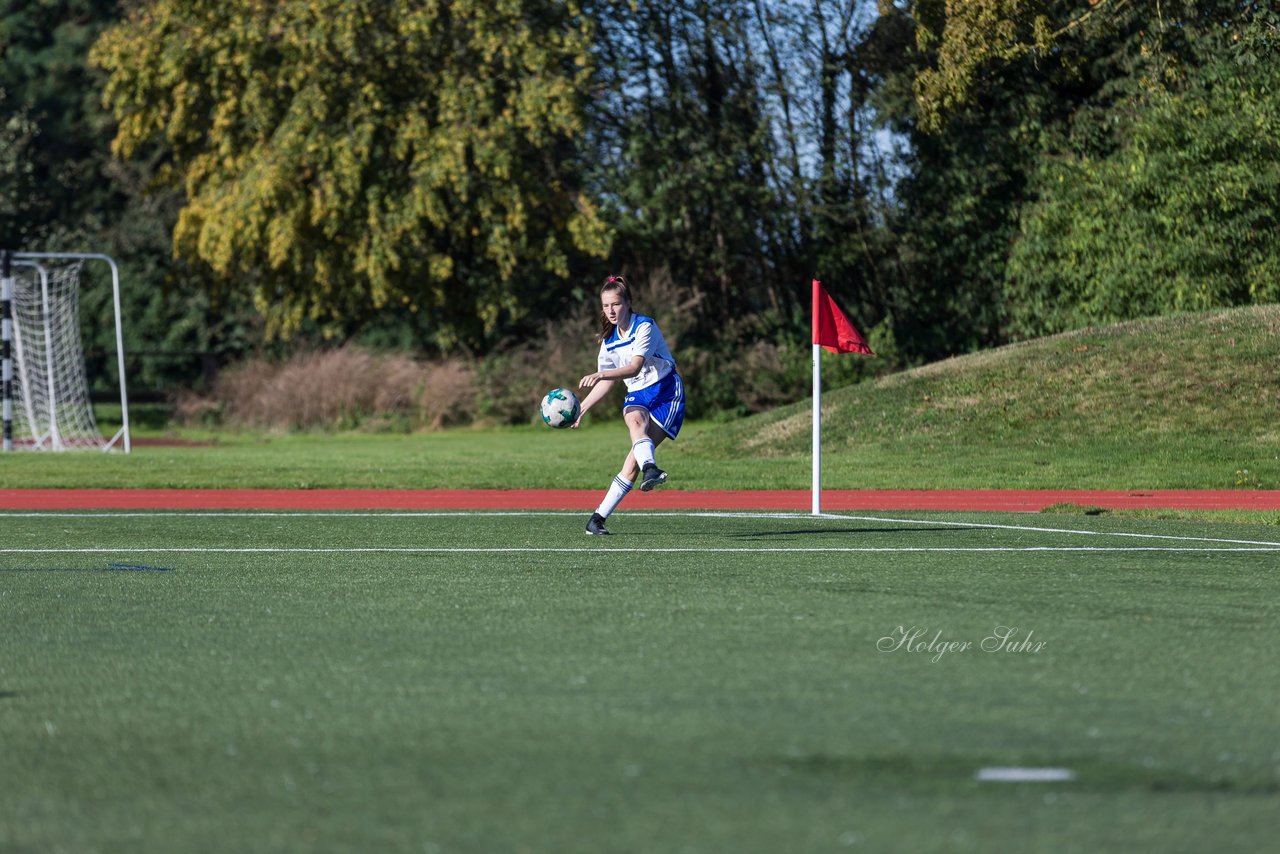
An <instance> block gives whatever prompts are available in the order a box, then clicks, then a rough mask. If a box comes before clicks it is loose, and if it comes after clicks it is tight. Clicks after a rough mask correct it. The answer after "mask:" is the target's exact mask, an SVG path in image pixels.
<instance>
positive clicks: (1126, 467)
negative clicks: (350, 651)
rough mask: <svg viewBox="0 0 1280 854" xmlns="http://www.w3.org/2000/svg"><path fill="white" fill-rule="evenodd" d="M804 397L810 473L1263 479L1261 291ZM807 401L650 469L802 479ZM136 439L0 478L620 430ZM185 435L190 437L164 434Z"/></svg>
mask: <svg viewBox="0 0 1280 854" xmlns="http://www.w3.org/2000/svg"><path fill="white" fill-rule="evenodd" d="M825 358H827V359H829V360H834V359H857V358H864V357H861V356H834V355H827V356H826V357H825ZM696 381H697V379H696V377H694V378H691V379H690V382H696ZM618 400H619V399H618V398H615V399H614V402H613V404H611V405H616V403H617V402H618ZM823 408H824V412H825V414H824V417H823V485H824V486H825V487H826V488H829V489H854V488H913V489H929V488H934V489H937V488H947V487H952V488H966V487H968V488H1000V487H1008V488H1043V489H1050V488H1071V487H1075V488H1094V489H1156V488H1166V489H1170V488H1219V489H1220V488H1234V487H1239V488H1265V489H1277V488H1280V427H1277V424H1280V306H1264V307H1258V308H1247V309H1237V310H1231V311H1221V312H1214V313H1211V314H1204V315H1188V316H1184V317H1176V318H1164V319H1158V320H1146V321H1141V322H1136V323H1126V324H1122V325H1118V326H1111V327H1104V328H1097V329H1085V330H1081V331H1079V332H1073V333H1070V334H1066V335H1059V336H1056V337H1052V338H1046V339H1042V340H1038V341H1032V342H1028V343H1024V344H1019V345H1016V346H1011V347H1003V348H1000V349H997V350H992V351H989V352H984V353H978V354H974V355H971V356H963V357H959V358H955V359H949V360H946V361H943V362H939V363H936V364H932V365H927V366H925V367H921V368H917V369H915V370H911V371H906V372H903V373H899V374H894V375H891V376H886V377H883V378H881V379H879V380H875V381H869V382H865V383H862V384H860V385H856V386H851V387H847V388H842V389H837V390H829V391H827V392H826V393H825V394H824V395H823ZM811 412H812V410H811V407H810V404H809V402H808V401H807V400H806V401H804V402H803V403H800V404H796V405H794V406H789V407H784V408H782V409H778V410H776V411H774V412H770V413H767V414H763V415H759V416H755V417H751V418H746V419H742V420H740V421H735V422H732V423H726V424H715V423H710V422H705V421H704V422H696V421H695V422H691V423H690V424H688V425H687V426H686V427H685V431H684V432H683V433H682V435H681V437H680V441H679V442H677V443H675V444H674V445H670V444H669V445H665V446H663V448H662V450H661V451H660V459H661V461H662V463H663V465H664V466H665V467H667V468H668V469H669V470H670V472H671V480H670V481H669V487H668V488H672V489H783V488H790V489H805V488H808V486H809V482H810V470H811V469H810V465H811V464H810V460H811V455H810V421H811ZM692 415H693V416H694V417H696V416H697V413H696V412H695V413H692ZM589 420H590V419H589ZM111 429H114V428H111ZM135 438H137V439H138V440H139V441H138V442H137V443H136V444H135V448H134V453H133V454H132V455H131V456H128V457H126V456H124V455H122V454H53V455H49V454H32V453H19V454H7V455H3V456H2V457H0V487H4V486H9V487H16V486H27V487H177V488H216V487H284V488H338V487H355V488H362V487H363V488H368V487H384V488H445V487H450V488H467V487H471V488H477V487H490V488H545V487H559V488H588V489H596V488H603V485H604V484H607V483H608V480H609V478H610V477H611V476H612V474H613V473H614V472H616V471H617V470H618V465H619V464H620V463H621V461H622V455H623V454H624V453H625V452H626V444H627V442H626V436H625V434H624V433H623V431H622V428H621V426H620V425H619V424H618V422H617V421H616V420H613V421H611V422H609V423H603V424H602V423H594V424H588V425H586V426H584V428H583V429H581V430H574V431H560V430H547V429H546V428H544V427H542V426H540V425H538V426H535V425H532V424H531V425H526V426H523V427H506V428H497V429H471V428H460V429H451V430H445V431H441V432H436V433H413V434H404V433H367V432H354V433H353V432H347V433H270V432H234V431H218V432H210V431H207V430H206V431H194V430H189V431H171V430H167V429H165V428H163V427H156V426H151V427H150V428H148V429H140V430H138V431H137V432H136V433H135ZM147 438H151V439H152V440H153V442H154V440H156V439H157V438H160V439H164V440H166V441H169V440H174V439H176V440H178V442H179V444H177V445H174V444H163V445H156V444H150V445H148V444H146V442H145V440H146V439H147ZM191 440H196V441H198V442H200V443H201V444H197V445H189V446H182V445H181V443H182V442H184V441H186V442H190V441H191Z"/></svg>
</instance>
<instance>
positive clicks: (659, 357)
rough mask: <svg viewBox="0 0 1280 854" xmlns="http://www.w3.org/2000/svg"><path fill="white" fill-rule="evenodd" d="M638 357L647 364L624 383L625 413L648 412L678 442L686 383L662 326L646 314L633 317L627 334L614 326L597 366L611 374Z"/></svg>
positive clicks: (602, 343)
mask: <svg viewBox="0 0 1280 854" xmlns="http://www.w3.org/2000/svg"><path fill="white" fill-rule="evenodd" d="M636 356H641V357H643V358H644V364H643V365H642V366H641V368H640V373H638V374H636V375H635V376H634V377H631V378H629V379H625V380H623V383H625V384H626V386H627V396H626V397H625V398H624V399H623V401H622V408H623V411H626V410H627V409H629V408H631V407H633V406H639V407H642V408H644V409H647V410H648V411H649V417H650V418H652V419H653V420H654V422H655V423H656V424H657V425H658V426H659V427H661V428H662V430H663V432H664V433H666V434H667V435H668V436H670V437H671V438H672V439H674V438H675V437H676V434H677V433H679V432H680V425H681V424H683V423H684V383H682V382H681V380H680V374H679V373H677V372H676V360H675V357H674V356H672V355H671V351H670V350H669V349H667V342H666V340H665V339H663V337H662V332H661V330H659V329H658V324H657V323H655V322H654V320H653V318H652V317H646V316H645V315H643V314H633V315H631V325H630V327H628V328H627V329H626V330H625V331H621V330H619V329H618V328H617V327H616V326H615V327H614V329H613V331H612V332H610V333H609V335H608V337H607V338H605V339H604V341H602V342H600V355H599V357H598V359H597V360H596V364H597V365H598V366H599V369H600V370H602V371H608V370H613V369H614V368H623V367H627V366H629V365H630V364H631V362H632V360H633V359H634V358H635V357H636Z"/></svg>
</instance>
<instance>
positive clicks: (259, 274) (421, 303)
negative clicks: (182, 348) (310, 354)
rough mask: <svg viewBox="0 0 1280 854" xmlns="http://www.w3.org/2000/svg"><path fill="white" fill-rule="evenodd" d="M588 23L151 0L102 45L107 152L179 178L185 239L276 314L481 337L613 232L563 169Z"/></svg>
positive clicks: (414, 7)
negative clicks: (419, 323)
mask: <svg viewBox="0 0 1280 854" xmlns="http://www.w3.org/2000/svg"><path fill="white" fill-rule="evenodd" d="M589 38H590V29H589V26H588V24H587V22H586V21H585V19H584V18H583V17H582V16H581V14H580V13H579V11H578V10H577V9H576V7H575V6H574V5H573V4H572V3H567V4H566V3H560V2H552V0H453V2H445V0H438V2H408V0H394V2H385V0H290V2H284V3H265V2H261V0H156V2H150V3H143V4H140V5H139V6H137V7H135V8H134V9H133V10H132V11H131V12H130V14H129V16H128V18H127V19H126V20H125V21H123V22H121V23H120V24H119V25H118V26H116V27H114V28H113V29H111V30H110V31H109V32H107V33H106V34H105V35H104V36H103V38H102V39H101V40H100V41H99V42H98V44H97V45H96V47H95V50H94V54H93V56H94V59H95V61H96V62H97V63H98V64H100V65H101V66H102V67H103V68H105V69H106V70H107V71H108V72H109V74H110V79H109V82H108V84H107V87H106V92H105V96H106V99H107V101H108V103H109V104H110V105H111V107H112V109H113V111H114V113H115V115H116V116H117V118H118V120H119V131H118V134H117V136H116V139H115V143H114V147H115V151H116V152H117V153H118V154H119V155H121V156H123V157H126V158H127V157H134V156H137V155H138V154H140V153H142V152H145V151H146V150H148V149H149V148H151V147H160V148H161V149H162V150H163V151H164V152H165V153H166V156H167V158H168V162H167V164H166V165H167V176H168V178H169V180H171V181H173V182H179V183H180V185H181V186H182V188H183V190H184V193H185V205H184V207H183V209H182V211H181V213H180V215H179V218H178V222H177V225H176V228H175V230H174V234H173V245H174V251H175V253H176V255H177V256H179V257H180V258H183V259H189V260H192V261H198V262H200V263H202V264H205V265H207V266H208V267H209V268H211V269H212V270H213V271H214V272H215V273H216V274H218V275H219V276H221V277H224V278H226V279H234V280H237V281H239V282H243V283H244V284H245V285H247V286H248V287H250V288H252V292H253V298H254V302H255V305H256V307H257V309H258V311H259V312H260V313H261V314H262V315H263V316H264V317H265V318H267V320H268V323H269V325H270V327H271V328H272V329H274V330H276V331H279V332H283V333H289V332H292V331H295V330H298V329H299V328H301V327H302V326H303V325H304V324H305V323H307V322H308V321H311V322H319V323H322V324H324V323H331V324H334V328H344V327H345V328H349V327H350V326H351V325H353V324H355V323H357V322H358V321H360V320H363V319H367V318H368V317H369V316H370V315H371V314H373V313H376V312H379V311H386V310H393V309H396V308H397V307H400V308H403V309H406V310H408V311H410V312H421V313H422V314H423V315H425V316H426V317H427V318H429V320H428V321H427V324H426V326H427V328H428V329H429V330H430V332H432V333H433V334H434V335H435V336H436V338H437V340H438V341H439V342H441V343H444V344H448V343H451V342H454V341H462V342H465V343H468V344H482V343H484V342H486V341H488V340H491V339H492V338H493V337H494V336H495V335H497V334H498V333H499V332H501V331H503V330H505V329H506V328H507V327H509V326H510V325H511V324H512V323H514V322H516V321H518V320H519V319H521V318H523V317H525V316H526V315H527V314H529V313H531V312H536V311H537V310H538V309H540V308H541V309H545V307H546V305H547V303H548V301H549V300H550V299H552V298H553V297H554V294H549V293H548V292H549V291H550V290H551V287H550V286H551V283H552V282H554V281H556V280H563V279H564V278H565V277H566V276H567V275H568V274H569V272H570V269H571V265H572V264H573V262H574V260H575V258H576V257H578V256H579V255H582V254H588V255H590V254H595V255H600V254H603V253H604V251H605V250H606V249H607V247H608V240H609V235H608V231H607V229H606V227H605V226H604V224H603V223H602V222H601V220H600V219H599V217H598V215H597V211H596V206H595V204H594V202H593V200H591V199H590V198H588V197H587V196H586V195H584V194H583V193H582V192H581V190H580V189H579V187H578V186H577V182H576V180H575V170H574V164H575V162H576V161H575V157H574V144H575V140H576V139H577V138H578V137H579V136H580V135H581V133H582V128H583V125H582V122H583V119H582V99H583V93H584V92H585V88H586V83H587V81H588V80H589V79H590V74H591V66H590V54H589V50H588V46H589Z"/></svg>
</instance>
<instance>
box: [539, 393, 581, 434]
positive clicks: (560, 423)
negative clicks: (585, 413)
mask: <svg viewBox="0 0 1280 854" xmlns="http://www.w3.org/2000/svg"><path fill="white" fill-rule="evenodd" d="M581 412H582V404H580V403H579V402H578V396H577V395H576V394H574V393H573V392H571V391H569V389H567V388H553V389H552V390H551V391H549V392H547V396H546V397H544V398H542V420H543V421H545V422H546V423H547V426H548V427H555V428H557V429H559V428H563V427H572V426H573V425H574V422H576V421H577V420H578V415H579V414H580V413H581Z"/></svg>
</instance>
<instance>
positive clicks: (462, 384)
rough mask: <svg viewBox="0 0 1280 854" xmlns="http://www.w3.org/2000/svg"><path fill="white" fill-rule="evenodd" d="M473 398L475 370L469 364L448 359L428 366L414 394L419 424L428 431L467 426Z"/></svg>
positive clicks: (474, 404)
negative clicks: (417, 390)
mask: <svg viewBox="0 0 1280 854" xmlns="http://www.w3.org/2000/svg"><path fill="white" fill-rule="evenodd" d="M477 397H478V395H477V390H476V370H475V368H474V367H473V366H472V365H471V363H470V362H466V361H463V360H462V359H449V360H447V361H444V362H439V363H436V364H432V365H428V366H427V367H426V373H425V375H424V378H423V381H422V386H421V391H420V392H419V395H418V400H419V404H420V408H421V420H422V423H423V424H424V425H425V426H426V427H428V428H429V429H431V430H439V429H440V428H442V427H454V426H458V425H462V424H470V423H471V422H472V420H474V419H475V417H476V407H477V403H478V401H477Z"/></svg>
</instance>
